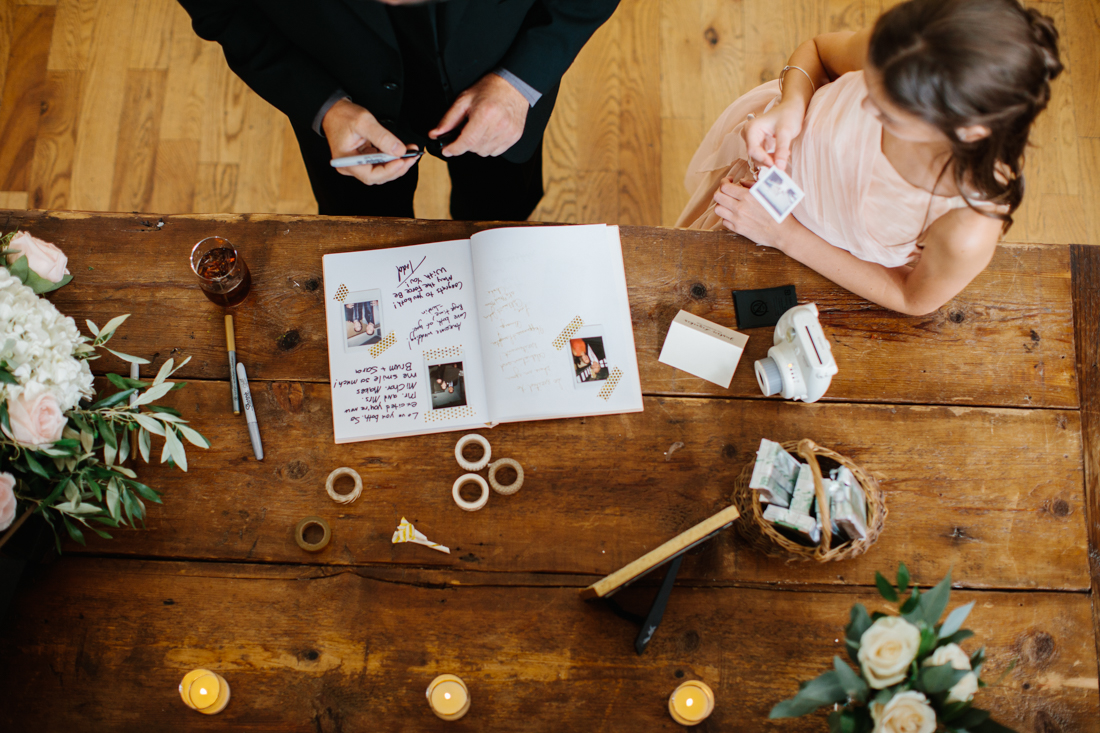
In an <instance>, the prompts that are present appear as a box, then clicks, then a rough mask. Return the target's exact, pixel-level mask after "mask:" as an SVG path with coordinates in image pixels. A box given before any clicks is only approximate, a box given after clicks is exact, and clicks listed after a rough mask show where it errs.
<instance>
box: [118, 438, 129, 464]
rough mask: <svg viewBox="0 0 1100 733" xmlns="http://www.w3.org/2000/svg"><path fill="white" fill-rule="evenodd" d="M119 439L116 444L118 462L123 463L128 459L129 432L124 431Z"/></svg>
mask: <svg viewBox="0 0 1100 733" xmlns="http://www.w3.org/2000/svg"><path fill="white" fill-rule="evenodd" d="M121 437H122V440H120V441H119V442H118V462H119V463H125V462H126V459H127V458H129V457H130V431H129V430H124V431H123V432H122V436H121Z"/></svg>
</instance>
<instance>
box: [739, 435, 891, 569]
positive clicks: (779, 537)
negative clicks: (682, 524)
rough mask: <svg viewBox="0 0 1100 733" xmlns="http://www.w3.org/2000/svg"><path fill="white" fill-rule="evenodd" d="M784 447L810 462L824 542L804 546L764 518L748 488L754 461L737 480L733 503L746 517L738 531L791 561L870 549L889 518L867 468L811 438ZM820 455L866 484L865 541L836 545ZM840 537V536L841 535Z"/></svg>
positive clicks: (847, 555)
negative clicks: (819, 462)
mask: <svg viewBox="0 0 1100 733" xmlns="http://www.w3.org/2000/svg"><path fill="white" fill-rule="evenodd" d="M782 445H783V449H784V450H786V451H787V452H788V453H791V454H792V455H794V454H796V453H797V455H799V456H801V457H802V460H803V461H805V462H806V463H808V464H810V468H811V470H812V471H813V474H814V493H815V494H816V495H817V506H818V513H819V515H820V519H821V544H820V545H817V546H809V545H803V544H800V543H798V542H796V541H795V540H792V539H791V538H789V537H787V536H786V535H784V534H782V533H781V532H779V531H778V530H777V529H776V528H775V527H774V526H773V525H772V523H771V522H769V521H767V520H766V519H764V510H763V509H762V508H761V503H760V499H759V495H758V494H757V492H756V491H754V490H753V489H750V488H749V481H751V480H752V470H753V466H754V465H755V461H754V462H753V463H750V464H749V465H747V466H745V470H743V471H742V472H741V475H740V476H738V477H737V480H736V481H734V488H733V497H732V498H733V503H734V504H736V505H737V508H738V510H739V511H740V512H741V516H742V517H744V519H743V520H742V521H740V522H738V523H737V532H738V534H740V535H741V536H742V537H743V538H744V539H745V540H746V541H747V542H748V543H749V544H750V545H752V546H753V547H755V548H757V549H759V550H761V551H762V552H764V553H765V554H767V555H771V556H773V557H775V556H780V557H782V556H787V557H789V559H791V560H809V559H811V558H813V559H814V560H816V561H818V562H833V561H836V560H848V559H851V558H853V557H858V556H859V555H862V554H863V553H865V552H867V550H869V549H870V548H871V545H873V544H875V542H876V541H877V540H878V537H879V534H881V533H882V526H883V524H884V523H885V521H886V497H885V496H884V495H883V493H882V489H880V488H879V485H878V481H875V479H874V477H872V476H871V474H869V473H868V472H867V471H864V470H863V469H862V468H860V467H859V466H857V465H856V464H855V463H853V462H852V461H851V460H849V459H848V458H845V457H844V456H842V455H840V454H839V453H836V452H835V451H831V450H829V449H828V448H822V447H821V446H820V445H818V444H817V443H814V442H813V441H812V440H799V441H788V442H786V443H783V444H782ZM818 457H821V458H828V459H830V460H832V461H834V462H836V463H837V464H839V465H842V466H847V467H848V469H849V470H850V471H851V472H852V475H853V476H855V478H856V481H859V484H860V486H862V487H863V492H864V493H865V494H866V495H867V537H866V538H865V539H862V540H846V541H844V542H842V543H841V544H839V545H837V546H836V547H833V532H832V528H831V522H830V521H829V502H828V501H827V500H826V497H825V487H824V485H823V483H822V479H821V466H820V465H819V464H818V461H817V459H818ZM838 539H839V538H838Z"/></svg>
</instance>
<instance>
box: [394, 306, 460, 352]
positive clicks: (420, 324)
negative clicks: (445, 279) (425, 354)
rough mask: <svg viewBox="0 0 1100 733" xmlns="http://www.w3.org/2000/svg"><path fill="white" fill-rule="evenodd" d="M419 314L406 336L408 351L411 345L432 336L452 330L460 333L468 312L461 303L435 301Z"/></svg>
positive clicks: (416, 344)
mask: <svg viewBox="0 0 1100 733" xmlns="http://www.w3.org/2000/svg"><path fill="white" fill-rule="evenodd" d="M420 315H421V318H419V319H418V320H417V322H416V325H415V326H413V327H412V328H411V329H410V330H409V333H408V336H407V341H408V344H409V350H410V351H411V350H412V348H413V346H420V345H421V344H422V343H424V342H425V341H427V340H429V339H430V338H431V337H432V336H439V335H441V334H444V333H451V332H452V331H453V332H454V333H461V332H462V326H464V325H465V324H466V316H467V315H468V314H467V313H466V308H465V307H464V306H463V305H462V304H461V303H451V304H450V305H446V304H444V303H436V304H435V305H433V306H429V307H427V308H425V309H424V310H423V311H422V312H421V313H420Z"/></svg>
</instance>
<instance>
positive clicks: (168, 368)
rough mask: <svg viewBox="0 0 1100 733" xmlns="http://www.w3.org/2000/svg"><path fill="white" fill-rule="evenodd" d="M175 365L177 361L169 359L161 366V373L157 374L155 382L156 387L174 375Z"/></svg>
mask: <svg viewBox="0 0 1100 733" xmlns="http://www.w3.org/2000/svg"><path fill="white" fill-rule="evenodd" d="M175 363H176V362H175V360H173V359H169V360H168V361H166V362H164V364H162V365H161V367H160V371H159V372H157V378H156V379H154V380H153V386H154V387H155V386H157V385H158V384H161V383H162V382H164V380H165V379H168V375H169V374H171V373H172V365H173V364H175Z"/></svg>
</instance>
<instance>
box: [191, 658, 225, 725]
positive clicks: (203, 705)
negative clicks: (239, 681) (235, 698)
mask: <svg viewBox="0 0 1100 733" xmlns="http://www.w3.org/2000/svg"><path fill="white" fill-rule="evenodd" d="M180 697H182V698H183V701H184V703H186V704H187V707H189V708H191V709H192V710H198V711H199V712H200V713H203V714H204V715H217V714H218V713H220V712H221V711H223V710H225V707H226V706H227V705H228V704H229V697H230V691H229V683H228V682H226V681H225V678H224V677H222V676H221V675H220V674H218V673H217V672H211V671H210V670H208V669H194V670H191V671H190V672H188V673H187V674H186V675H184V677H183V682H181V683H180Z"/></svg>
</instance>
